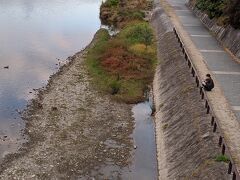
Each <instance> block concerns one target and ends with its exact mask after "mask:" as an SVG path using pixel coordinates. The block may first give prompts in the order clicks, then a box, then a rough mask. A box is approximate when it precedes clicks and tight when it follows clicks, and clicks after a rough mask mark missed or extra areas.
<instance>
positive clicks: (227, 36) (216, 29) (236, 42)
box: [187, 2, 240, 59]
mask: <svg viewBox="0 0 240 180" xmlns="http://www.w3.org/2000/svg"><path fill="white" fill-rule="evenodd" d="M187 5H188V7H189V8H191V9H192V10H193V12H194V13H195V15H196V16H197V17H199V19H200V20H201V21H202V23H203V24H204V25H205V26H206V27H207V28H208V29H209V30H210V31H211V32H213V33H214V34H215V36H216V38H217V40H218V41H219V42H220V43H221V44H223V45H224V46H225V47H226V48H227V49H229V50H230V52H231V53H232V54H233V55H235V56H236V57H237V58H238V59H239V58H240V30H239V29H234V28H233V27H231V26H230V25H228V26H226V27H223V26H219V25H218V24H217V21H216V19H210V18H209V17H208V15H207V14H205V13H203V12H201V11H200V10H198V9H197V8H194V7H193V6H192V4H191V3H190V2H189V3H188V4H187Z"/></svg>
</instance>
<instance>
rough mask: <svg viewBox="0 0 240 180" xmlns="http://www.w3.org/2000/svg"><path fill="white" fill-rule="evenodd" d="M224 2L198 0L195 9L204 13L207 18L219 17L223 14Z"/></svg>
mask: <svg viewBox="0 0 240 180" xmlns="http://www.w3.org/2000/svg"><path fill="white" fill-rule="evenodd" d="M226 2H227V1H226V0H216V1H215V0H198V1H197V4H196V6H197V8H198V9H200V10H202V11H205V12H206V13H207V14H208V16H209V18H211V19H212V18H215V17H220V16H221V15H222V14H223V13H224V8H225V7H226Z"/></svg>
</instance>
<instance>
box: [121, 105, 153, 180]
mask: <svg viewBox="0 0 240 180" xmlns="http://www.w3.org/2000/svg"><path fill="white" fill-rule="evenodd" d="M151 107H152V105H151V100H150V102H144V103H139V104H137V105H135V106H134V107H133V109H132V111H133V116H134V118H135V123H136V124H135V130H134V132H133V139H134V145H135V147H136V149H135V151H134V155H133V157H134V158H133V160H132V165H131V167H130V168H129V170H125V171H124V173H123V174H122V178H123V179H137V180H156V179H158V170H157V155H156V142H155V125H154V120H153V118H152V117H151V113H152V109H151Z"/></svg>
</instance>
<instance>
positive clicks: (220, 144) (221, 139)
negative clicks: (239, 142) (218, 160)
mask: <svg viewBox="0 0 240 180" xmlns="http://www.w3.org/2000/svg"><path fill="white" fill-rule="evenodd" d="M222 142H223V138H222V136H220V137H219V141H218V145H219V147H221V146H222Z"/></svg>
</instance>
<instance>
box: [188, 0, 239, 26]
mask: <svg viewBox="0 0 240 180" xmlns="http://www.w3.org/2000/svg"><path fill="white" fill-rule="evenodd" d="M191 2H192V3H193V4H194V5H195V6H196V7H197V8H198V9H200V10H201V11H204V12H206V13H207V14H208V16H209V17H210V18H211V19H212V18H216V19H217V21H218V23H219V24H220V25H228V24H230V25H231V26H233V27H234V28H236V29H237V28H240V1H239V0H191Z"/></svg>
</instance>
